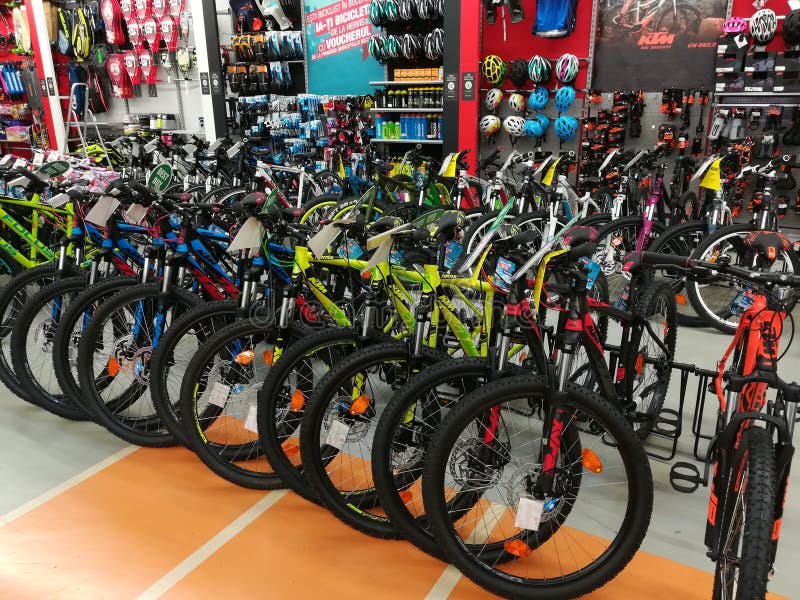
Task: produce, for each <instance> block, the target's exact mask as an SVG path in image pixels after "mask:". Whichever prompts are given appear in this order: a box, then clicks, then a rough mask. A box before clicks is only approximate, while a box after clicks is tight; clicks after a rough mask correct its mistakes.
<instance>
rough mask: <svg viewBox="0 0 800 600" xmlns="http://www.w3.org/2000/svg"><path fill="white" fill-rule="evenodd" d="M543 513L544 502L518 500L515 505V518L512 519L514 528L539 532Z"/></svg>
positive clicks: (529, 499) (531, 499) (525, 499)
mask: <svg viewBox="0 0 800 600" xmlns="http://www.w3.org/2000/svg"><path fill="white" fill-rule="evenodd" d="M543 512H544V502H540V501H539V500H534V499H533V498H520V499H519V503H518V504H517V516H516V518H515V519H514V527H519V528H520V529H529V530H531V531H539V523H540V522H541V520H542V513H543Z"/></svg>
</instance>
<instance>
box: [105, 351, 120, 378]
mask: <svg viewBox="0 0 800 600" xmlns="http://www.w3.org/2000/svg"><path fill="white" fill-rule="evenodd" d="M106 370H107V371H108V374H109V375H111V377H116V376H117V375H119V361H118V360H117V359H116V358H115V357H113V356H112V357H111V358H109V359H108V365H107V366H106Z"/></svg>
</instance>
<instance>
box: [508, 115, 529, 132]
mask: <svg viewBox="0 0 800 600" xmlns="http://www.w3.org/2000/svg"><path fill="white" fill-rule="evenodd" d="M503 129H505V131H506V133H507V134H508V135H510V136H511V137H512V138H518V137H522V136H523V135H525V119H523V118H522V117H518V116H516V115H511V116H510V117H506V118H505V119H504V120H503Z"/></svg>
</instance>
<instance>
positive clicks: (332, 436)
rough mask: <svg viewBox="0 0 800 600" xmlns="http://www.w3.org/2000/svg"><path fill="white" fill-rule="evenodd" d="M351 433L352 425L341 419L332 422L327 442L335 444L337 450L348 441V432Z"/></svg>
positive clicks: (330, 444) (329, 444)
mask: <svg viewBox="0 0 800 600" xmlns="http://www.w3.org/2000/svg"><path fill="white" fill-rule="evenodd" d="M348 433H350V426H349V425H348V424H347V423H342V422H341V421H334V422H333V423H331V429H330V431H328V437H327V438H326V439H325V443H326V444H328V446H333V447H334V448H336V449H337V450H341V449H342V446H344V443H345V442H346V441H347V434H348Z"/></svg>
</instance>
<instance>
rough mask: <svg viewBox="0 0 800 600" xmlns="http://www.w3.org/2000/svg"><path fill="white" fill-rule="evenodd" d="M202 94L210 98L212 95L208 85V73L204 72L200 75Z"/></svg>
mask: <svg viewBox="0 0 800 600" xmlns="http://www.w3.org/2000/svg"><path fill="white" fill-rule="evenodd" d="M200 93H201V94H202V95H203V96H210V95H211V87H210V86H209V83H208V72H207V71H203V72H202V73H200Z"/></svg>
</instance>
